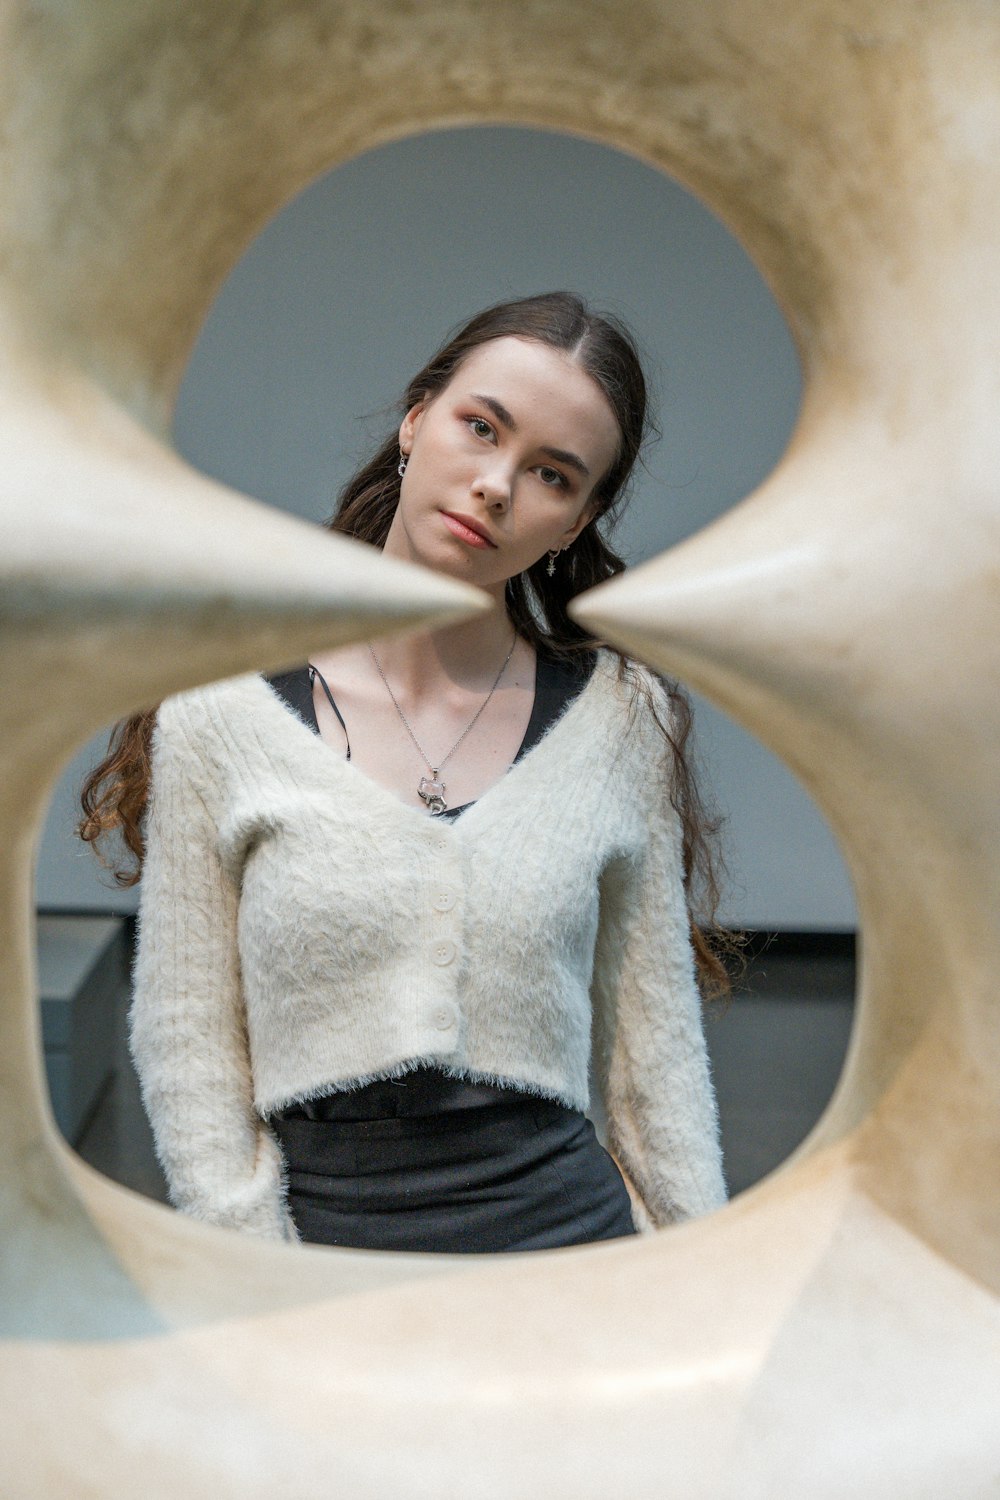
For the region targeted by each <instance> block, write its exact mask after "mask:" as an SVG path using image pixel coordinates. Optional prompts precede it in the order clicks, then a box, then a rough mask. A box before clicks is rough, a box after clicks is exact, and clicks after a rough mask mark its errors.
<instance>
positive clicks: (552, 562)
mask: <svg viewBox="0 0 1000 1500" xmlns="http://www.w3.org/2000/svg"><path fill="white" fill-rule="evenodd" d="M561 551H562V548H561V547H556V549H555V551H554V552H552V551H550V553H549V561H548V566H547V567H546V569H545V571H546V573H548V575H549V577H550V578H554V577H555V576H556V558H557V557H558V556H559V554H560V552H561Z"/></svg>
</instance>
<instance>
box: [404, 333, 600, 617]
mask: <svg viewBox="0 0 1000 1500" xmlns="http://www.w3.org/2000/svg"><path fill="white" fill-rule="evenodd" d="M618 441H619V433H618V424H617V422H616V420H615V417H614V414H613V413H612V410H611V407H610V406H609V404H608V401H607V399H606V397H605V396H604V394H603V392H602V391H601V389H600V387H599V386H598V385H597V384H596V382H595V381H593V380H592V379H591V377H590V376H589V375H587V374H586V373H585V371H584V370H582V369H581V368H580V366H579V365H578V364H576V363H575V362H574V361H573V360H572V359H570V358H569V356H568V355H565V354H563V353H561V352H560V351H559V350H557V349H552V348H550V347H549V346H548V345H547V344H540V343H537V342H535V341H534V340H531V339H522V338H501V339H493V340H491V341H490V342H489V343H487V344H481V345H480V346H479V347H478V348H477V349H474V350H473V351H472V353H471V354H469V355H467V357H466V358H465V360H464V361H463V362H462V364H461V365H460V366H459V367H458V369H457V370H456V372H455V374H454V375H453V376H452V378H451V380H450V381H449V382H448V384H447V385H446V386H445V387H444V389H443V390H442V391H440V392H439V393H438V394H437V395H436V396H435V397H433V398H432V399H431V400H429V401H424V402H421V403H419V404H418V405H417V406H414V407H412V408H411V409H410V411H408V412H407V414H406V416H405V417H404V418H403V421H402V424H401V426H400V429H399V445H400V447H401V449H402V450H403V452H404V453H405V454H407V455H408V461H407V467H406V473H405V475H404V476H403V483H402V488H401V492H400V501H399V506H398V508H397V510H396V514H395V516H394V517H393V521H392V525H391V527H390V529H389V535H388V538H387V541H386V548H385V550H386V552H387V553H390V554H391V555H394V556H397V557H404V558H406V559H408V560H409V561H412V562H419V563H423V564H424V565H425V566H427V567H432V568H436V569H437V570H438V571H440V572H446V573H450V574H452V575H453V576H455V577H460V578H465V579H467V580H468V582H470V583H475V584H478V585H479V586H480V587H481V588H485V589H487V590H489V591H490V592H492V593H494V594H495V595H497V597H498V598H499V597H502V595H503V585H504V583H505V582H506V580H507V579H508V578H512V577H513V576H514V574H515V573H520V572H521V571H522V570H523V569H525V568H527V567H529V566H530V565H531V564H532V563H534V562H536V561H537V560H538V558H540V557H542V556H543V555H544V554H545V553H546V552H548V551H550V550H552V549H554V548H559V549H562V548H563V547H566V546H568V545H569V544H570V543H571V542H572V541H573V539H574V538H575V537H576V536H577V535H578V534H579V532H580V531H582V530H583V527H584V526H585V525H586V524H587V522H588V521H589V520H590V518H591V515H592V497H593V492H594V488H595V486H596V485H597V484H598V483H599V482H600V480H601V479H602V478H603V476H604V475H605V474H606V473H607V471H608V469H609V468H610V467H611V464H612V463H613V461H614V457H615V453H616V451H617V448H618Z"/></svg>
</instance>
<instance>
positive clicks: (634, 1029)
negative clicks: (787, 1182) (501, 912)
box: [592, 731, 726, 1228]
mask: <svg viewBox="0 0 1000 1500" xmlns="http://www.w3.org/2000/svg"><path fill="white" fill-rule="evenodd" d="M657 732H658V731H657ZM663 748H664V750H665V749H666V746H665V745H664V747H663ZM655 764H656V763H655V762H654V764H653V765H652V766H650V767H649V773H650V774H652V775H654V776H655ZM664 783H665V778H664V780H662V781H660V782H659V786H658V788H657V789H656V790H657V793H658V796H657V797H656V798H654V797H653V796H652V795H651V796H650V798H649V803H650V805H649V806H647V807H646V808H645V809H644V814H643V816H644V821H645V826H646V837H645V841H644V846H643V847H642V849H640V850H638V851H636V853H635V854H634V855H633V856H632V857H630V858H622V859H621V860H618V861H616V862H615V863H614V864H613V865H612V866H611V867H610V868H609V869H608V870H607V871H606V872H605V878H604V880H603V882H602V891H601V917H600V925H599V930H598V938H597V949H596V954H595V968H594V979H593V986H592V996H593V1003H594V1071H595V1077H596V1080H597V1083H598V1085H599V1087H600V1088H601V1091H602V1094H603V1096H604V1103H605V1108H606V1111H607V1117H608V1136H609V1147H610V1149H611V1152H612V1154H613V1155H614V1156H615V1158H616V1160H617V1161H618V1162H619V1164H620V1166H621V1167H622V1169H623V1171H624V1174H625V1176H626V1179H627V1180H629V1181H630V1184H631V1187H632V1189H633V1191H634V1192H635V1193H637V1194H638V1195H639V1198H640V1199H641V1206H642V1209H644V1210H645V1214H647V1215H648V1218H649V1220H650V1221H651V1222H652V1224H653V1225H656V1226H659V1225H663V1224H669V1223H674V1222H677V1221H679V1220H682V1219H687V1218H691V1217H693V1216H694V1215H696V1214H701V1213H706V1212H708V1211H709V1210H711V1209H713V1208H717V1207H719V1206H720V1205H721V1204H722V1203H724V1202H725V1198H726V1188H725V1182H724V1180H723V1176H722V1156H721V1151H720V1148H719V1133H718V1114H717V1110H716V1105H715V1095H714V1092H713V1089H712V1083H711V1078H710V1076H709V1067H708V1055H707V1051H706V1047H705V1037H704V1032H703V1030H702V1020H701V1004H702V1002H701V997H700V995H699V993H698V988H697V985H696V982H695V974H694V959H693V954H692V950H691V942H690V931H689V923H688V914H687V907H686V902H685V899H684V890H683V884H682V868H681V831H680V823H679V819H678V817H677V815H676V813H675V812H674V810H673V808H672V807H671V806H670V803H669V800H668V798H667V796H666V792H665V784H664ZM647 784H648V783H647ZM643 1217H644V1215H643V1213H642V1212H638V1213H637V1214H636V1224H637V1227H639V1228H642V1227H644V1225H643V1223H642V1219H643Z"/></svg>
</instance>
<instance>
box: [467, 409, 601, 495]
mask: <svg viewBox="0 0 1000 1500" xmlns="http://www.w3.org/2000/svg"><path fill="white" fill-rule="evenodd" d="M472 399H473V401H481V402H482V404H483V405H484V406H485V407H487V408H488V410H489V411H491V412H492V413H493V415H494V416H495V417H496V419H497V421H498V422H501V423H502V424H503V426H504V427H506V428H507V431H508V432H516V431H517V423H516V422H515V421H514V418H513V417H512V416H511V414H510V412H509V411H508V410H507V408H506V406H504V405H503V403H502V402H500V401H498V400H497V399H496V397H495V396H486V395H483V393H482V392H481V391H473V392H472ZM541 452H542V453H544V454H545V456H546V458H554V459H555V461H556V463H562V464H568V465H569V467H570V468H571V469H576V470H577V471H578V472H579V473H581V474H582V475H583V477H584V478H585V479H589V478H590V470H589V469H588V468H587V465H586V464H585V463H584V461H583V459H582V458H580V457H579V455H578V454H576V453H568V452H567V451H566V449H565V448H542V449H541Z"/></svg>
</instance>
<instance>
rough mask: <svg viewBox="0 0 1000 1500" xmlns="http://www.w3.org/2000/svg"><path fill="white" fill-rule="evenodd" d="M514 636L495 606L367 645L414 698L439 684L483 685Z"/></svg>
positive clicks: (490, 678)
mask: <svg viewBox="0 0 1000 1500" xmlns="http://www.w3.org/2000/svg"><path fill="white" fill-rule="evenodd" d="M514 639H515V631H514V626H513V625H512V623H511V621H510V618H509V617H508V615H507V611H506V610H505V609H504V608H503V607H502V606H501V605H497V607H496V608H495V609H492V610H490V611H489V613H488V614H484V615H477V616H476V618H475V619H473V620H467V621H462V622H461V623H459V624H457V625H449V626H446V627H444V628H442V629H440V630H422V631H415V632H412V633H410V634H407V635H405V636H394V637H388V638H384V639H380V640H374V641H373V642H372V645H373V646H374V648H375V651H376V653H377V655H378V660H379V663H380V664H381V666H382V669H383V671H384V672H385V673H386V675H387V676H388V677H390V679H391V681H392V682H393V684H394V685H395V686H396V688H397V689H398V690H399V691H400V692H402V693H405V694H406V696H407V697H408V698H409V699H410V700H411V701H413V699H415V698H419V697H420V696H422V695H423V694H425V693H428V692H432V691H435V690H436V689H439V688H440V687H441V686H442V685H443V684H454V685H455V686H457V687H462V688H473V689H476V690H478V689H479V688H481V687H482V686H483V685H484V684H485V685H486V687H488V686H489V684H490V683H491V682H492V681H493V679H494V678H495V676H496V674H497V672H498V671H499V669H500V667H501V665H502V663H503V661H504V658H505V657H506V655H507V653H508V651H510V648H511V645H512V644H513V643H514ZM525 644H526V643H525Z"/></svg>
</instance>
